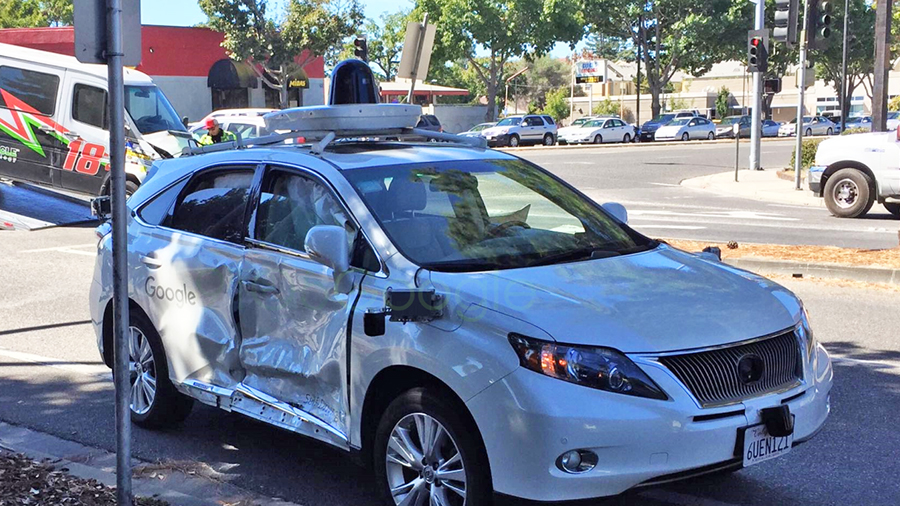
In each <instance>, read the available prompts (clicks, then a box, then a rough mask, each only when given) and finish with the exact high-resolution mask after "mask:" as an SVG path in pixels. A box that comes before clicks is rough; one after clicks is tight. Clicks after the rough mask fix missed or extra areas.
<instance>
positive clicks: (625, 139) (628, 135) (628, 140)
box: [622, 134, 631, 144]
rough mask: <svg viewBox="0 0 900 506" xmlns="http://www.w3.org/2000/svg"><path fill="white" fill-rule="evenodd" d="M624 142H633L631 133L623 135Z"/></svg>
mask: <svg viewBox="0 0 900 506" xmlns="http://www.w3.org/2000/svg"><path fill="white" fill-rule="evenodd" d="M622 142H624V143H625V144H628V143H629V142H631V135H630V134H625V137H622Z"/></svg>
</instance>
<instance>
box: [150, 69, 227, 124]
mask: <svg viewBox="0 0 900 506" xmlns="http://www.w3.org/2000/svg"><path fill="white" fill-rule="evenodd" d="M151 77H152V78H153V82H155V83H156V85H157V86H159V88H160V89H161V90H163V93H165V94H166V96H167V97H169V102H171V103H172V106H173V107H174V108H175V110H176V111H177V112H178V114H179V115H180V116H182V117H184V116H187V117H188V119H189V120H190V121H198V120H200V119H201V118H203V117H204V116H206V115H207V114H209V112H210V109H211V108H212V96H211V95H210V92H209V88H207V87H206V77H184V76H174V77H173V76H151Z"/></svg>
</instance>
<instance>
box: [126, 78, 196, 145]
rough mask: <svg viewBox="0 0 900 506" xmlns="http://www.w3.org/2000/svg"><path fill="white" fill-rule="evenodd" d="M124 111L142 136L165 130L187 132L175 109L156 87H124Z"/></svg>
mask: <svg viewBox="0 0 900 506" xmlns="http://www.w3.org/2000/svg"><path fill="white" fill-rule="evenodd" d="M125 110H126V111H128V115H129V116H131V119H132V120H133V121H134V125H135V126H136V127H137V129H138V131H139V132H141V133H142V134H144V135H147V134H152V133H154V132H162V131H166V130H180V131H187V130H186V129H185V127H184V124H183V123H182V122H181V119H179V118H178V113H177V112H175V108H173V107H172V104H170V103H169V100H168V99H167V98H166V96H165V94H163V92H162V90H160V89H159V88H157V87H156V86H125Z"/></svg>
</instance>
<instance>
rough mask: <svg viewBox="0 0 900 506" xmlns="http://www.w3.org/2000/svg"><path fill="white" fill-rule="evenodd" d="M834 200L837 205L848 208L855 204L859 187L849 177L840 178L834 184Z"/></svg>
mask: <svg viewBox="0 0 900 506" xmlns="http://www.w3.org/2000/svg"><path fill="white" fill-rule="evenodd" d="M832 196H833V197H834V202H835V203H836V204H837V205H838V207H840V208H843V209H848V208H850V207H853V205H854V204H856V200H857V199H858V198H859V187H858V186H857V185H856V183H855V182H853V181H852V180H850V179H842V180H840V181H838V183H837V184H836V185H834V193H833V195H832Z"/></svg>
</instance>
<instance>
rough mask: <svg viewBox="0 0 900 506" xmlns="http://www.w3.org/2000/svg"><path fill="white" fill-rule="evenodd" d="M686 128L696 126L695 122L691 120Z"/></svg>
mask: <svg viewBox="0 0 900 506" xmlns="http://www.w3.org/2000/svg"><path fill="white" fill-rule="evenodd" d="M688 126H697V120H695V119H692V120H691V122H690V123H688Z"/></svg>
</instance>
